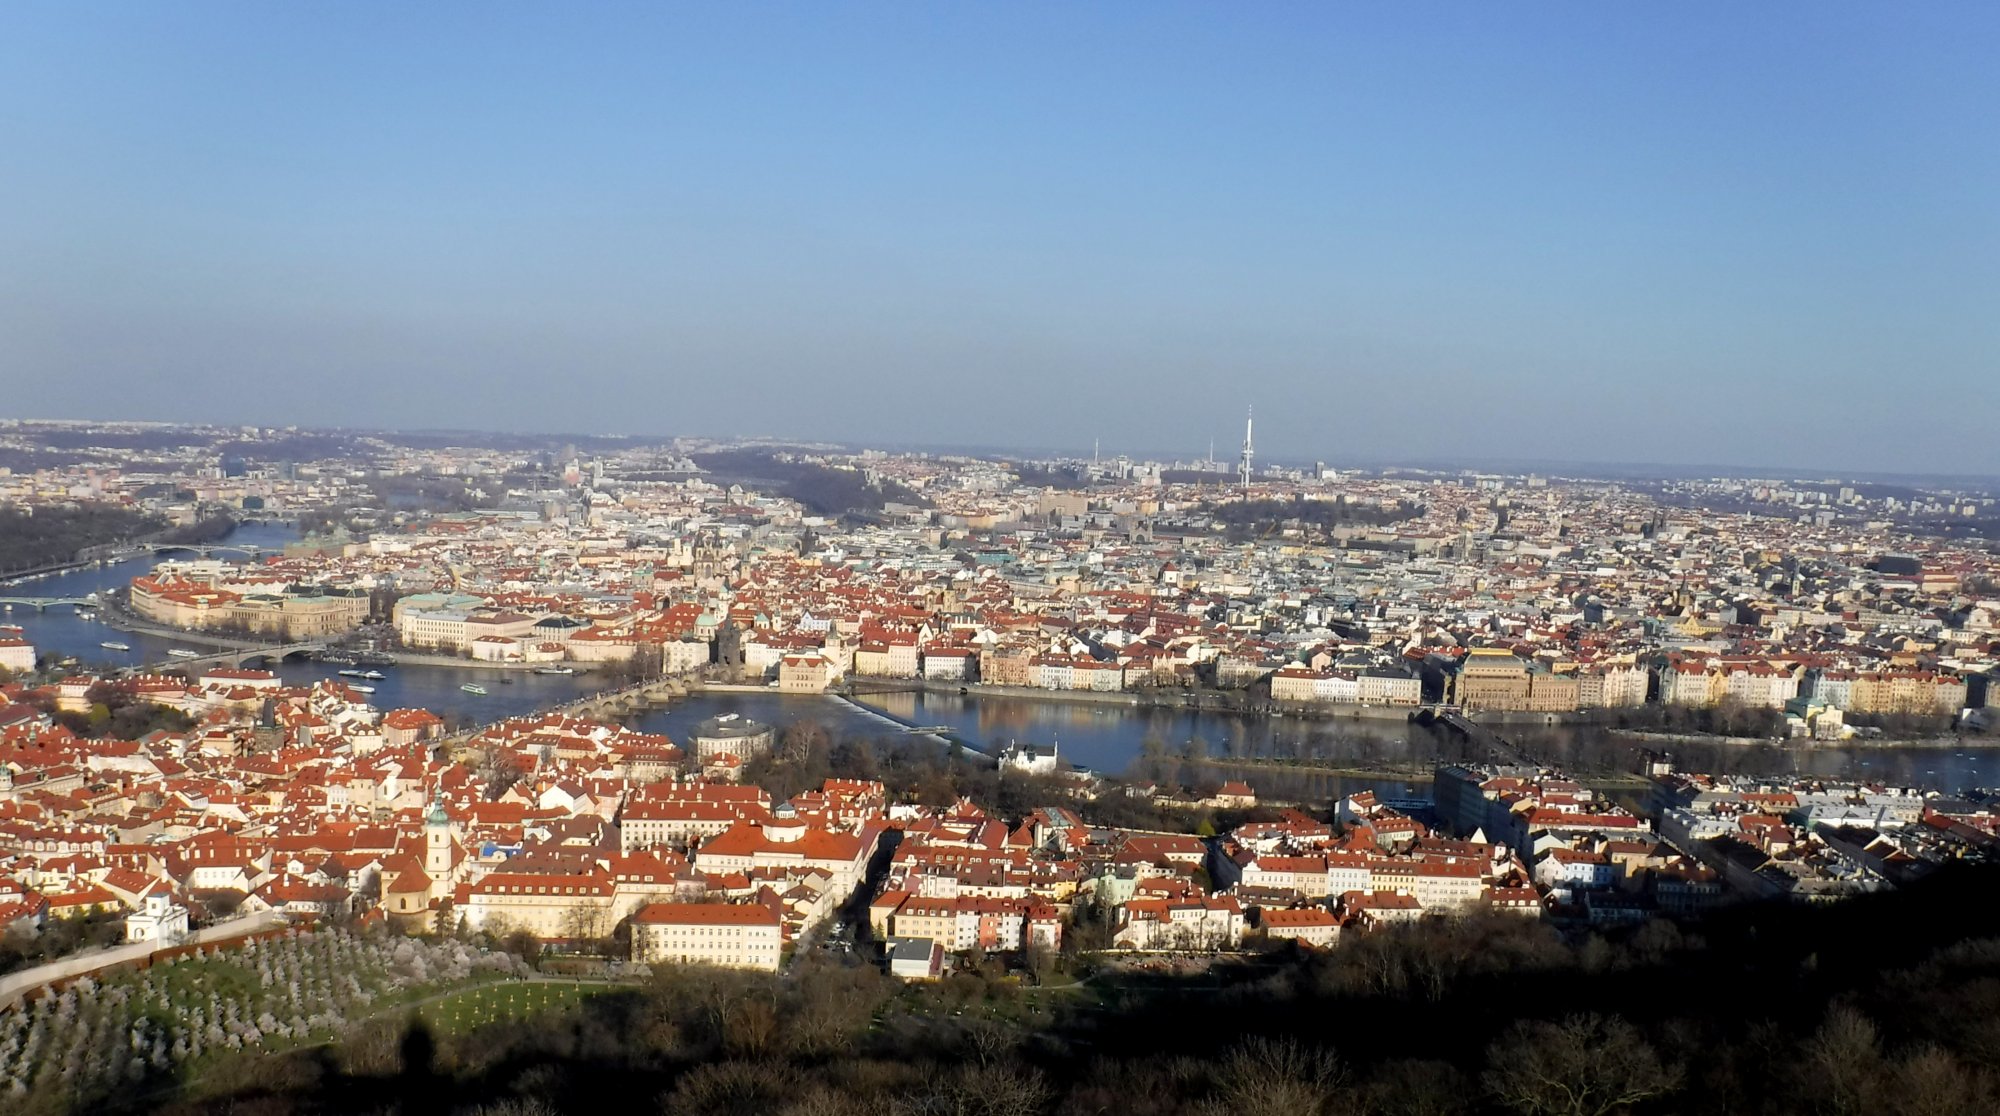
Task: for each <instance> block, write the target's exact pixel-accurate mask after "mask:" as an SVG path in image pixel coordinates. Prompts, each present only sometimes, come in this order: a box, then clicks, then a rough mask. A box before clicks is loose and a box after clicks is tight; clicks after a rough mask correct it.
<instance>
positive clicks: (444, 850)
mask: <svg viewBox="0 0 2000 1116" xmlns="http://www.w3.org/2000/svg"><path fill="white" fill-rule="evenodd" d="M424 874H425V875H427V876H429V877H430V878H431V879H432V881H434V882H436V881H442V880H445V879H448V878H449V877H450V876H451V818H450V816H449V815H447V814H446V813H445V812H444V796H443V795H442V794H439V795H438V796H437V797H436V798H433V799H431V808H430V812H429V813H426V814H425V815H424Z"/></svg>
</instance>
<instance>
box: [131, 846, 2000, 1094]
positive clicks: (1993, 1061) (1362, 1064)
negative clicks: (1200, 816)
mask: <svg viewBox="0 0 2000 1116" xmlns="http://www.w3.org/2000/svg"><path fill="white" fill-rule="evenodd" d="M1997 874H2000V873H1996V872H1995V871H1994V870H1992V869H1964V870H1960V871H1956V872H1952V873H1947V874H1945V875H1943V876H1940V877H1938V878H1935V879H1933V880H1931V881H1927V882H1926V883H1925V884H1923V885H1920V886H1919V887H1916V888H1912V889H1909V890H1907V891H1904V892H1899V893H1894V894H1888V895H1881V896H1874V897H1867V898H1863V899H1858V900H1853V901H1850V902H1847V903H1844V904H1840V905H1836V906H1833V907H1827V908H1807V907H1779V906H1755V907H1744V908H1736V909H1728V910H1724V911H1721V912H1718V913H1716V914H1713V915H1712V916H1710V917H1709V918H1707V919H1705V920H1703V921H1690V922H1685V923H1674V922H1668V921H1660V920H1655V921H1651V922H1647V923H1644V924H1642V925H1639V926H1636V927H1625V928H1617V929H1606V930H1583V929H1571V930H1569V931H1563V930H1560V929H1558V928H1556V927H1553V926H1550V925H1548V924H1545V923H1541V922H1538V921H1533V920H1526V919H1521V918H1518V917H1515V916H1506V915H1497V916H1489V917H1483V918H1473V919H1462V920H1441V921H1436V922H1427V923H1422V924H1417V925H1413V926H1407V927H1401V928H1397V929H1392V930H1385V931H1380V932H1377V933H1373V934H1367V935H1354V936H1352V937H1351V938H1349V939H1348V940H1345V941H1343V943H1342V944H1341V945H1340V946H1339V947H1338V948H1336V949H1333V950H1330V951H1325V952H1317V953H1301V952H1293V951H1280V952H1277V953H1272V954H1265V955H1259V956H1257V957H1255V958H1253V959H1251V960H1249V961H1243V962H1230V963H1226V964H1220V965H1215V966H1212V967H1210V968H1208V969H1207V970H1205V971H1202V972H1200V973H1198V974H1196V975H1193V976H1188V975H1163V974H1161V973H1158V972H1152V971H1146V970H1140V969H1135V968H1131V967H1121V966H1118V965H1114V964H1109V963H1105V964H1101V965H1100V966H1099V967H1097V968H1095V969H1094V970H1089V969H1086V971H1085V973H1084V975H1085V977H1086V979H1085V980H1083V981H1082V982H1081V983H1079V984H1068V983H1064V982H1057V981H1047V982H1043V981H1039V980H1037V979H1034V978H1033V977H1030V976H1025V975H1022V974H1019V973H1013V974H998V973H996V972H995V971H994V970H992V969H990V968H988V969H983V970H982V969H974V970H973V971H970V972H967V973H965V974H962V975H954V976H951V977H949V978H947V979H945V980H943V981H940V982H936V983H930V984H916V985H904V984H900V983H898V982H896V981H893V980H891V979H890V978H888V977H886V976H885V975H883V974H882V973H881V972H880V971H879V970H878V969H877V968H875V967H874V966H871V965H866V964H862V963H860V962H858V961H855V960H852V959H850V958H843V957H838V956H832V955H825V954H818V953H809V954H807V955H805V956H804V957H803V959H802V960H801V961H800V962H799V964H798V965H797V966H796V967H795V968H794V970H793V971H792V972H790V973H788V974H785V975H783V976H770V975H763V974H750V973H738V972H731V971H723V970H712V969H705V968H699V967H686V966H662V967H661V968H660V969H659V970H658V971H656V972H655V974H654V975H653V977H652V978H651V979H650V981H648V982H646V983H644V984H642V985H638V986H632V987H629V988H626V989H623V990H621V991H618V992H615V993H608V994H605V995H601V996H596V997H593V998H591V999H588V1000H586V1001H584V1002H583V1003H582V1004H580V1005H577V1006H575V1007H571V1008H567V1009H565V1010H562V1011H560V1012H558V1013H554V1014H550V1015H545V1016H541V1017H536V1018H531V1019H525V1020H517V1021H512V1022H503V1023H497V1024H493V1025H489V1026H487V1027H484V1028H481V1029H478V1030H475V1031H472V1032H470V1033H467V1034H463V1035H433V1034H430V1033H429V1032H427V1031H425V1030H424V1029H423V1028H422V1027H421V1025H418V1024H415V1023H414V1022H412V1023H409V1024H406V1025H405V1026H403V1027H401V1028H400V1029H399V1028H396V1027H385V1026H379V1025H378V1026H371V1027H367V1028H357V1029H356V1030H355V1031H353V1032H351V1033H349V1034H347V1035H346V1036H345V1037H343V1038H342V1039H341V1040H339V1041H337V1042H335V1043H333V1044H331V1045H329V1046H327V1047H322V1048H318V1049H314V1050H306V1051H299V1052H295V1053H293V1054H290V1055H285V1056H282V1057H275V1058H272V1057H266V1058H257V1059H251V1058H244V1059H240V1060H237V1061H235V1062H232V1063H231V1064H230V1065H228V1066H227V1067H225V1068H224V1069H223V1070H222V1071H218V1072H216V1073H214V1074H212V1075H211V1076H210V1077H209V1078H207V1079H204V1080H203V1081H200V1082H197V1083H194V1084H193V1085H192V1086H191V1087H190V1090H189V1092H188V1093H187V1094H186V1095H185V1096H184V1097H183V1098H182V1099H180V1100H178V1101H176V1102H175V1103H173V1104H170V1105H167V1106H166V1109H165V1110H166V1111H169V1112H174V1113H194V1112H211V1111H230V1112H237V1113H246V1114H248V1113H256V1114H268V1116H284V1114H288V1113H294V1112H301V1113H303V1112H312V1113H346V1112H356V1113H377V1112H381V1113H386V1112H389V1111H391V1110H400V1111H426V1110H435V1111H440V1112H475V1111H476V1112H486V1113H502V1112H504V1113H517V1114H521V1116H539V1114H544V1113H547V1114H555V1113H571V1112H587V1111H592V1110H595V1109H597V1108H599V1107H601V1106H602V1104H603V1103H604V1099H605V1098H607V1097H617V1098H619V1099H620V1100H621V1101H625V1102H628V1103H631V1104H635V1105H637V1106H638V1107H639V1109H640V1110H642V1111H653V1112H661V1113H669V1114H675V1113H703V1114H708V1113H716V1114H729V1113H745V1114H758V1116H764V1114H772V1116H844V1114H849V1113H854V1114H859V1113H892V1114H909V1116H919V1114H925V1116H928V1114H933V1113H950V1114H986V1116H1039V1114H1044V1113H1046V1114H1055V1113H1108V1112H1115V1113H1118V1114H1120V1116H1178V1114H1184V1113H1186V1114H1209V1113H1230V1114H1242V1116H1265V1114H1269V1116H1280V1114H1282V1116H1301V1114H1314V1113H1317V1114H1333V1113H1340V1114H1348V1113H1352V1114H1357V1116H1358V1114H1364V1113H1366V1114H1383V1116H1397V1114H1409V1116H1417V1114H1424V1116H1455V1114H1465V1116H1474V1114H1485V1113H1494V1114H1508V1113H1516V1114H1523V1116H1539V1114H1557V1113H1562V1114H1575V1116H1610V1114H1612V1113H1620V1112H1630V1113H1640V1114H1645V1113H1682V1112H1717V1113H1772V1114H1780V1116H1783V1114H1789V1113H1799V1114H1816V1116H1817V1114H1842V1116H1844V1114H1856V1116H1859V1114H1861V1113H1886V1114H1890V1116H1902V1114H1910V1116H1916V1114H1919V1113H1922V1114H1934V1116H1956V1114H1960V1113H1965V1114H1972V1113H1986V1112H1991V1111H1993V1110H1994V1107H1993V1106H1994V1105H1995V1104H1996V1103H2000V1096H1996V1093H1995V1091H1994V1088H1995V1074H1996V1072H2000V938H1996V937H1994V936H1993V932H1992V929H1991V927H1990V925H1989V924H1988V923H1986V921H1985V920H1984V918H1983V916H1982V915H1981V913H1980V910H1979V909H1978V908H1979V904H1977V903H1976V902H1968V901H1967V898H1966V897H1967V896H1968V895H1970V896H1977V895H1981V894H1984V893H1985V889H1987V888H1990V887H1992V886H1993V885H1994V884H1995V883H1996V882H2000V880H1997V879H1996V875H1997ZM1107 956H1113V957H1115V954H1112V955H1107ZM411 1106H414V1107H411Z"/></svg>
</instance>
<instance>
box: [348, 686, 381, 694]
mask: <svg viewBox="0 0 2000 1116" xmlns="http://www.w3.org/2000/svg"><path fill="white" fill-rule="evenodd" d="M347 688H348V689H350V690H353V691H354V692H355V693H357V694H372V693H374V692H375V687H373V686H356V685H353V684H349V686H348V687H347Z"/></svg>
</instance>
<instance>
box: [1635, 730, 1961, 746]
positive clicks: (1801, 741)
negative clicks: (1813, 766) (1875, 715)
mask: <svg viewBox="0 0 2000 1116" xmlns="http://www.w3.org/2000/svg"><path fill="white" fill-rule="evenodd" d="M1605 735H1607V736H1611V737H1614V738H1616V739H1621V740H1632V741H1636V742H1638V743H1642V744H1703V745H1719V746H1722V747H1730V748H1760V747H1761V748H1803V749H1806V750H1808V751H1811V750H1813V749H1816V748H1841V749H1847V748H1879V749H1883V750H1885V751H1893V750H1896V749H1899V748H1922V749H1942V748H1951V749H1954V750H1957V751H1965V750H1967V749H1994V750H2000V734H1993V733H1987V734H1983V735H1971V734H1950V735H1945V736H1931V737H1921V738H1917V739H1900V740H1878V739H1873V738H1870V737H1865V736H1852V737H1848V738H1847V739H1845V740H1814V739H1812V738H1811V737H1805V736H1787V737H1775V736H1709V735H1704V734H1701V733H1685V732H1645V731H1641V730H1639V729H1608V730H1606V733H1605Z"/></svg>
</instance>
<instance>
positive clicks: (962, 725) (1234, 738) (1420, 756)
mask: <svg viewBox="0 0 2000 1116" xmlns="http://www.w3.org/2000/svg"><path fill="white" fill-rule="evenodd" d="M297 538H298V533H297V532H296V531H295V530H293V529H291V528H288V527H283V526H276V525H259V524H252V525H245V526H241V527H238V528H236V530H235V531H233V532H231V533H230V535H229V537H228V540H227V541H229V542H234V543H239V544H253V545H258V546H272V547H275V546H283V545H284V544H285V543H287V542H291V541H294V540H296V539H297ZM154 561H155V560H154V559H151V558H139V559H134V560H132V561H129V562H121V563H117V564H115V565H112V566H108V567H103V568H96V567H93V568H89V569H80V570H72V571H69V572H66V573H60V574H52V575H49V576H46V577H41V578H36V579H33V580H30V581H26V582H22V583H19V584H16V585H13V586H9V587H7V589H6V592H8V593H12V594H20V595H26V596H38V597H83V596H87V595H88V594H90V593H93V592H108V591H110V590H113V589H118V588H122V587H123V586H124V585H125V584H127V583H128V582H129V581H130V580H131V579H132V578H133V577H134V576H136V575H137V574H140V573H143V572H145V571H146V570H147V569H148V568H150V567H151V566H152V565H153V564H154ZM0 624H13V625H17V626H19V627H21V628H22V629H23V630H24V631H25V632H26V634H27V638H28V639H29V641H30V642H32V643H34V644H35V646H36V649H37V651H39V652H43V653H47V652H51V651H53V652H57V653H60V654H65V655H74V656H76V657H77V658H79V659H81V660H82V661H83V662H84V664H85V665H86V667H88V666H94V665H104V666H108V667H113V668H125V667H131V666H137V665H140V664H143V663H149V662H150V663H160V662H165V661H169V660H168V656H167V654H166V652H167V649H168V648H169V647H173V646H176V645H177V644H176V642H175V641H174V640H172V639H168V638H162V637H158V636H151V635H144V634H139V633H133V632H121V631H119V630H117V629H116V628H113V627H110V626H109V625H107V624H104V623H102V622H101V621H98V620H95V619H85V618H83V617H80V616H78V615H77V614H76V612H75V610H74V609H73V608H70V607H68V606H59V607H54V608H50V609H48V610H47V611H44V612H37V611H35V610H34V609H32V608H26V607H23V606H18V605H17V606H16V607H15V608H14V610H13V611H12V612H9V613H6V614H4V615H0ZM105 642H114V643H125V644H129V645H130V646H131V650H130V651H115V650H110V649H107V648H104V647H101V646H100V644H102V643H105ZM188 646H190V647H192V648H196V649H199V648H200V645H199V644H193V643H190V644H189V645H188ZM277 669H278V673H279V674H280V675H281V676H282V677H283V678H284V679H285V681H286V682H288V683H291V684H294V685H298V684H306V683H310V682H312V681H314V680H316V679H320V678H327V677H332V676H333V675H334V672H335V671H336V670H338V669H339V667H338V666H337V665H335V664H331V663H315V662H290V663H285V664H283V665H281V666H280V667H278V668H277ZM376 669H379V670H381V671H382V673H383V674H384V675H385V677H384V678H382V679H381V680H380V681H375V682H368V683H364V684H366V685H372V686H374V687H375V693H374V694H373V695H371V697H370V701H371V702H372V703H373V704H374V705H375V706H376V707H378V708H381V709H394V708H400V707H417V708H424V709H429V710H431V711H433V712H436V713H438V714H439V715H441V716H444V717H447V718H464V719H468V720H472V721H491V720H497V719H499V718H501V717H508V716H515V715H519V714H524V713H532V712H534V711H536V710H537V709H542V708H546V707H548V706H551V705H556V704H560V703H562V702H566V701H569V700H571V699H573V698H576V697H579V696H581V695H583V694H586V693H589V692H591V691H592V690H594V689H597V688H599V686H600V685H601V683H599V682H598V681H597V680H596V679H594V678H593V677H592V676H591V675H589V674H587V673H586V674H576V675H570V676H558V675H537V674H530V673H526V672H522V671H502V670H494V669H491V668H476V667H470V666H467V667H440V666H384V667H379V668H376ZM468 682H471V683H476V684H478V685H481V686H483V687H484V688H485V689H486V691H487V692H486V693H485V694H484V695H483V696H482V695H477V694H469V693H466V692H465V691H463V690H462V689H460V687H461V686H462V685H464V684H465V683H468ZM871 709H872V710H876V711H879V712H880V713H883V714H886V715H887V716H889V717H891V718H894V719H895V720H897V721H900V722H902V723H904V724H913V725H923V726H931V725H940V726H949V727H950V729H951V731H952V732H953V734H954V735H957V736H958V737H960V738H962V739H964V740H965V741H967V742H968V743H971V744H973V745H974V746H976V747H979V748H980V749H982V750H985V751H988V752H997V751H999V750H1000V749H1002V748H1004V747H1006V746H1007V745H1008V744H1009V743H1010V742H1014V741H1019V742H1021V743H1032V744H1055V745H1057V746H1058V747H1059V749H1060V751H1061V755H1062V758H1063V759H1065V760H1067V761H1069V762H1071V763H1074V764H1077V765H1079V766H1083V767H1089V768H1093V769H1095V770H1099V771H1103V772H1107V773H1119V772H1123V771H1125V770H1126V769H1127V768H1129V767H1130V766H1131V764H1132V762H1133V761H1134V760H1135V759H1137V758H1139V757H1140V756H1141V755H1142V754H1144V753H1145V752H1146V751H1147V750H1148V748H1149V742H1150V747H1151V748H1152V749H1153V750H1154V751H1155V752H1167V753H1171V754H1175V755H1178V754H1181V753H1182V752H1183V751H1185V750H1186V749H1187V748H1188V745H1189V743H1190V742H1191V741H1198V742H1199V750H1200V751H1201V752H1202V753H1203V754H1205V755H1208V756H1211V757H1215V758H1227V757H1237V758H1247V759H1283V758H1291V757H1295V756H1300V755H1307V756H1311V757H1313V758H1314V759H1316V760H1320V761H1324V762H1335V763H1341V764H1345V765H1348V766H1355V767H1383V766H1387V767H1394V768H1402V767H1406V766H1408V765H1412V764H1415V765H1424V764H1428V763H1431V762H1433V761H1435V760H1438V759H1440V758H1444V759H1450V758H1455V757H1454V755H1453V752H1452V749H1451V746H1450V743H1449V742H1444V743H1440V741H1439V740H1438V739H1437V738H1435V737H1434V736H1432V735H1431V734H1430V733H1429V732H1428V731H1426V730H1424V729H1421V728H1417V727H1414V726H1410V725H1407V724H1405V723H1402V722H1397V721H1392V720H1371V719H1339V720H1309V719H1304V718H1298V717H1266V716H1242V715H1237V714H1231V713H1223V712H1214V711H1193V710H1186V709H1170V708H1142V707H1134V706H1127V705H1109V704H1100V703H1090V702H1069V701H1051V700H1044V699H1038V698H1027V697H998V696H993V697H987V696H971V695H961V694H957V693H950V692H946V693H916V692H910V693H887V694H870V695H865V696H863V697H861V698H859V699H857V702H855V703H850V702H848V701H844V700H841V699H836V698H827V697H798V696H781V695H779V694H776V693H768V694H767V693H714V692H711V693H703V694H696V695H694V696H693V697H690V698H688V699H687V700H685V701H683V702H681V703H679V704H678V705H676V706H674V707H673V708H671V709H666V710H655V711H653V712H650V713H647V714H645V715H643V716H641V717H639V718H638V719H637V721H636V722H635V723H636V724H637V725H638V726H639V727H641V728H643V729H645V730H647V731H651V732H663V733H665V734H667V735H668V736H670V737H673V738H675V739H685V738H686V736H687V733H688V730H689V729H691V728H692V727H693V726H694V725H695V724H696V723H698V722H699V721H701V720H702V719H704V718H706V717H711V716H714V715H715V714H717V713H725V712H733V713H741V714H743V715H745V716H748V717H752V718H754V719H756V720H760V721H764V722H766V723H768V724H774V725H777V726H779V727H780V728H782V727H783V726H785V725H788V724H791V723H793V722H795V721H799V720H803V719H812V720H816V721H818V722H820V723H821V724H823V725H825V726H826V727H827V728H828V729H829V730H830V731H832V732H834V733H836V734H838V735H843V736H865V737H881V736H888V735H893V734H895V733H896V732H897V731H898V730H897V729H895V728H894V727H892V726H891V725H889V724H887V723H885V722H884V721H883V720H882V719H881V718H880V717H878V716H876V715H874V714H873V713H871V712H869V710H871ZM1499 731H1500V732H1501V734H1502V735H1513V734H1512V733H1511V732H1510V730H1509V729H1507V728H1505V727H1501V728H1500V730H1499ZM1533 732H1534V733H1535V734H1537V736H1538V737H1539V738H1541V739H1542V741H1543V746H1545V747H1548V748H1551V749H1553V751H1554V753H1555V758H1558V759H1562V760H1564V761H1566V762H1569V763H1571V764H1572V765H1573V766H1574V767H1576V768H1578V769H1588V768H1591V767H1596V768H1598V769H1615V770H1623V771H1631V770H1633V763H1632V761H1633V760H1634V759H1635V758H1636V755H1637V748H1638V746H1637V745H1636V744H1634V743H1632V742H1631V741H1629V740H1627V741H1616V742H1607V741H1605V740H1603V739H1601V738H1600V737H1599V736H1598V734H1595V733H1592V732H1589V731H1585V730H1571V729H1564V728H1556V729H1535V730H1533ZM1671 748H1672V750H1673V751H1674V752H1675V753H1676V755H1677V757H1678V758H1679V760H1680V766H1682V767H1684V768H1688V769H1692V770H1715V771H1740V772H1754V773H1765V774H1812V775H1820V776H1827V777H1840V778H1866V779H1880V780H1883V781H1887V782H1893V783H1899V784H1905V785H1912V786H1920V787H1928V788H1934V789H1938V790H1944V791H1960V790H1965V789H1967V788H1969V787H1974V786H2000V749H1978V748H1967V749H1961V748H1958V747H1956V746H1955V745H1946V746H1942V747H1921V748H1865V747H1854V746H1851V745H1806V746H1784V747H1781V746H1778V745H1772V744H1759V745H1735V744H1707V743H1692V744H1688V743H1683V744H1676V745H1671ZM1356 785H1357V786H1360V785H1368V786H1375V787H1377V788H1378V789H1381V790H1384V791H1385V792H1389V793H1404V792H1405V791H1406V790H1407V789H1408V786H1409V785H1408V784H1405V783H1403V782H1400V781H1398V782H1394V783H1372V782H1364V783H1357V784H1356Z"/></svg>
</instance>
